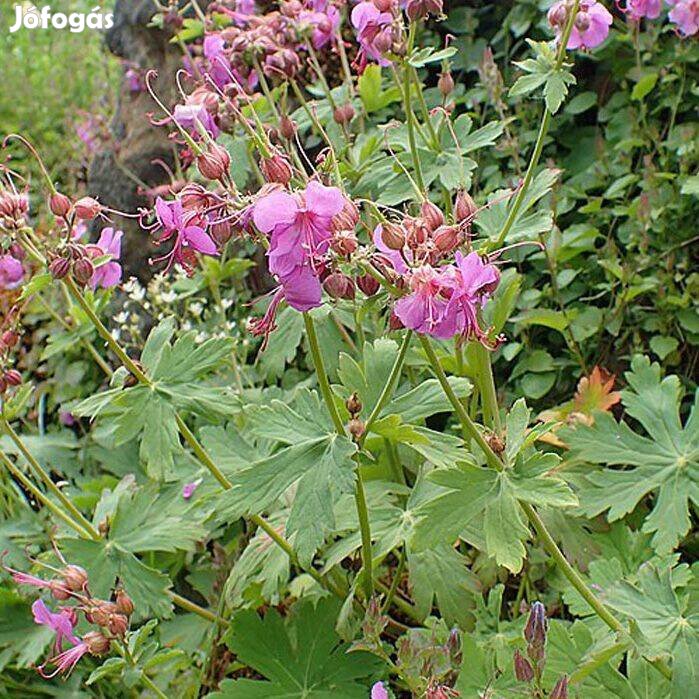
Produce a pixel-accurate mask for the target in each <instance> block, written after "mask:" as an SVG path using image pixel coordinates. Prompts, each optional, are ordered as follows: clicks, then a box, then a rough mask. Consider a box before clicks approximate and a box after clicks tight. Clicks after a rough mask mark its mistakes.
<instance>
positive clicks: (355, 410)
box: [345, 393, 366, 441]
mask: <svg viewBox="0 0 699 699" xmlns="http://www.w3.org/2000/svg"><path fill="white" fill-rule="evenodd" d="M345 407H346V408H347V412H348V413H349V416H350V419H349V422H348V423H347V429H348V430H349V433H350V434H351V435H352V439H354V440H355V441H358V440H360V439H361V438H362V437H363V436H364V432H365V430H366V425H365V424H364V422H363V421H362V420H360V419H359V414H360V413H361V412H362V407H363V406H362V401H361V400H359V396H358V395H357V394H356V393H353V394H352V395H351V396H350V397H349V398H348V399H347V401H346V402H345Z"/></svg>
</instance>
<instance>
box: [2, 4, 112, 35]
mask: <svg viewBox="0 0 699 699" xmlns="http://www.w3.org/2000/svg"><path fill="white" fill-rule="evenodd" d="M113 26H114V17H113V15H112V13H111V12H102V8H101V7H99V6H98V7H93V8H92V10H90V12H71V13H68V14H66V13H65V12H53V10H52V9H51V7H50V6H48V5H44V6H43V7H42V8H41V9H39V8H37V7H35V6H34V5H31V4H24V5H15V17H14V23H13V24H12V26H11V27H10V34H14V33H15V32H16V31H18V30H19V29H22V27H24V28H25V29H66V30H68V31H70V32H72V33H73V34H78V33H80V32H83V31H85V30H86V29H110V28H111V27H113Z"/></svg>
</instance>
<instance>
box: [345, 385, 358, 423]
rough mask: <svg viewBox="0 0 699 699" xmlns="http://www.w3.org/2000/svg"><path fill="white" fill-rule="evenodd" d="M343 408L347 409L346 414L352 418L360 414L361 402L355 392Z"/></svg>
mask: <svg viewBox="0 0 699 699" xmlns="http://www.w3.org/2000/svg"><path fill="white" fill-rule="evenodd" d="M345 407H346V408H347V412H348V413H349V414H350V415H352V416H353V417H354V416H355V415H359V413H361V412H362V401H360V400H359V396H358V395H357V393H356V391H355V392H354V393H353V394H352V395H351V396H350V397H349V398H348V399H347V401H346V403H345Z"/></svg>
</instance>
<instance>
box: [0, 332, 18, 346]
mask: <svg viewBox="0 0 699 699" xmlns="http://www.w3.org/2000/svg"><path fill="white" fill-rule="evenodd" d="M1 339H2V344H3V345H5V347H14V346H15V345H16V344H17V343H18V342H19V335H18V334H17V333H16V332H15V331H14V330H5V332H4V333H3V334H2V338H1Z"/></svg>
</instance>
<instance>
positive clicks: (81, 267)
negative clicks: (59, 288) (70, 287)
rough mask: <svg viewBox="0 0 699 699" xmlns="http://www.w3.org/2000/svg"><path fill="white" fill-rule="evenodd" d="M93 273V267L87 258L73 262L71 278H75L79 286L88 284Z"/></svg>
mask: <svg viewBox="0 0 699 699" xmlns="http://www.w3.org/2000/svg"><path fill="white" fill-rule="evenodd" d="M94 273H95V266H94V265H93V264H92V262H91V261H90V260H89V259H88V258H87V257H81V258H80V259H79V260H76V261H75V264H74V265H73V276H74V277H75V281H76V282H78V284H80V285H81V286H85V285H86V284H88V283H89V281H90V279H92V275H93V274H94Z"/></svg>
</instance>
